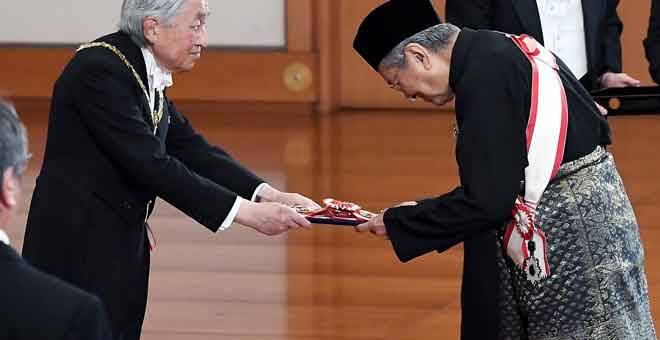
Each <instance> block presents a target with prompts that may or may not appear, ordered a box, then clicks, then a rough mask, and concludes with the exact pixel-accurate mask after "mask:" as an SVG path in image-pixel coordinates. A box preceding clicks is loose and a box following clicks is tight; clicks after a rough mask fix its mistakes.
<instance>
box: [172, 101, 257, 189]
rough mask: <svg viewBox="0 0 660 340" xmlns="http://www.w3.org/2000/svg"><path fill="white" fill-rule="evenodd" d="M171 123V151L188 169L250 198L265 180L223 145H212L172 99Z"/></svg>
mask: <svg viewBox="0 0 660 340" xmlns="http://www.w3.org/2000/svg"><path fill="white" fill-rule="evenodd" d="M168 105H169V108H170V115H171V118H172V119H171V123H170V127H169V130H168V134H167V152H168V153H169V154H170V155H172V156H174V157H176V158H177V159H179V160H181V161H182V162H183V163H184V164H185V165H186V166H188V168H190V169H192V170H193V171H195V172H196V173H198V174H200V175H202V176H204V177H206V178H208V179H210V180H212V181H213V182H215V183H217V184H218V185H221V186H223V187H225V188H228V189H230V190H232V191H233V192H236V193H237V194H238V195H239V196H241V197H243V198H245V199H247V200H249V199H251V198H252V194H253V193H254V191H255V190H256V188H257V186H259V184H261V183H263V182H265V181H264V180H263V179H261V178H259V177H257V176H256V175H254V174H253V173H252V172H250V171H249V170H247V169H246V168H244V167H243V166H241V165H240V164H239V163H238V162H236V161H235V160H234V159H233V158H232V157H231V156H230V155H229V154H227V152H225V151H224V150H222V149H221V148H219V147H217V146H214V145H210V144H209V143H208V142H207V141H206V140H205V139H204V137H202V136H201V135H200V134H199V133H197V131H195V129H194V128H193V127H192V125H191V124H190V122H189V121H188V119H187V118H186V117H185V116H184V115H183V114H181V113H180V112H178V111H177V110H176V107H175V105H174V103H172V102H171V101H168Z"/></svg>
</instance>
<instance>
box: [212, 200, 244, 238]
mask: <svg viewBox="0 0 660 340" xmlns="http://www.w3.org/2000/svg"><path fill="white" fill-rule="evenodd" d="M241 200H242V198H241V197H240V196H236V201H234V205H233V206H232V207H231V210H229V214H227V217H225V220H224V221H222V224H221V225H220V228H218V231H225V230H227V229H229V227H231V224H232V223H234V219H235V218H236V215H237V214H238V208H240V207H241Z"/></svg>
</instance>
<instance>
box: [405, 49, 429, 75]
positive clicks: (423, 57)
mask: <svg viewBox="0 0 660 340" xmlns="http://www.w3.org/2000/svg"><path fill="white" fill-rule="evenodd" d="M403 51H404V53H405V55H406V58H407V60H406V63H418V64H420V65H421V66H422V67H423V68H425V69H427V70H429V69H431V52H430V51H429V50H428V49H426V47H424V46H422V45H420V44H417V43H411V44H408V45H406V47H404V49H403Z"/></svg>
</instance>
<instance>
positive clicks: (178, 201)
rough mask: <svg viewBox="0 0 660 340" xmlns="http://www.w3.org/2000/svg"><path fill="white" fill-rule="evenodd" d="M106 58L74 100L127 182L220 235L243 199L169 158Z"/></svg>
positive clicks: (85, 69) (84, 72) (126, 77)
mask: <svg viewBox="0 0 660 340" xmlns="http://www.w3.org/2000/svg"><path fill="white" fill-rule="evenodd" d="M106 54H107V55H108V57H107V58H98V59H100V60H91V61H90V62H87V63H86V64H84V65H83V66H82V67H81V68H80V69H81V71H80V73H79V75H78V76H77V79H76V81H77V84H76V86H77V88H78V91H75V92H76V93H75V94H74V95H73V96H74V100H75V103H76V105H77V106H78V110H79V112H80V113H81V119H82V121H83V123H84V124H85V125H86V126H87V128H88V129H89V132H90V133H91V135H92V136H93V138H94V140H95V141H96V143H98V145H99V147H100V148H101V149H102V150H103V151H104V153H105V154H106V155H107V157H108V158H109V159H110V160H111V161H112V162H113V163H114V164H115V165H116V166H117V168H118V169H120V171H122V172H123V173H124V175H125V176H127V177H128V178H132V179H133V180H134V181H135V182H137V183H139V184H140V185H143V186H144V187H145V188H146V189H148V190H149V191H151V192H153V193H155V194H156V195H158V196H159V197H161V198H163V199H164V200H165V201H167V202H169V203H171V204H172V205H173V206H175V207H177V208H178V209H179V210H181V211H183V212H184V213H186V214H187V215H188V216H190V217H192V218H194V219H195V220H197V221H198V222H199V223H201V224H203V225H204V226H206V227H207V228H209V229H211V230H212V231H216V230H217V229H218V228H219V226H220V225H221V223H222V221H223V220H224V219H225V218H226V216H227V214H229V211H230V210H231V208H232V206H233V204H234V202H235V200H236V196H237V195H236V194H235V193H233V192H232V191H230V190H228V189H226V188H224V187H222V186H220V185H218V184H216V183H214V182H213V181H211V180H209V179H207V178H204V177H203V176H200V175H199V174H197V173H195V172H194V171H192V170H190V169H189V168H188V167H186V166H185V165H184V164H183V163H182V162H181V161H179V160H178V159H176V158H175V157H171V156H170V155H168V154H167V153H166V151H165V150H164V148H163V147H162V146H161V144H160V141H159V140H158V139H157V138H156V137H155V136H154V135H153V132H152V129H151V126H150V125H149V124H148V123H147V121H146V119H145V117H144V115H143V112H142V111H141V100H142V97H139V96H136V93H135V87H134V85H133V84H134V83H133V82H134V81H135V80H134V79H133V78H132V75H131V74H130V73H129V72H128V71H127V70H126V67H125V65H123V64H121V61H119V59H118V58H116V57H115V56H114V55H113V54H112V53H111V52H109V51H108V52H106Z"/></svg>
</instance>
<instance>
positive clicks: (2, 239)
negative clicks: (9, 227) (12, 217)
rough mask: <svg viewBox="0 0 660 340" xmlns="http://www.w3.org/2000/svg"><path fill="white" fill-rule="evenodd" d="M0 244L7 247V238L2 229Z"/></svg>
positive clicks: (0, 231) (0, 230)
mask: <svg viewBox="0 0 660 340" xmlns="http://www.w3.org/2000/svg"><path fill="white" fill-rule="evenodd" d="M0 242H2V243H4V244H6V245H9V236H7V233H5V232H4V230H2V229H0Z"/></svg>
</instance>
